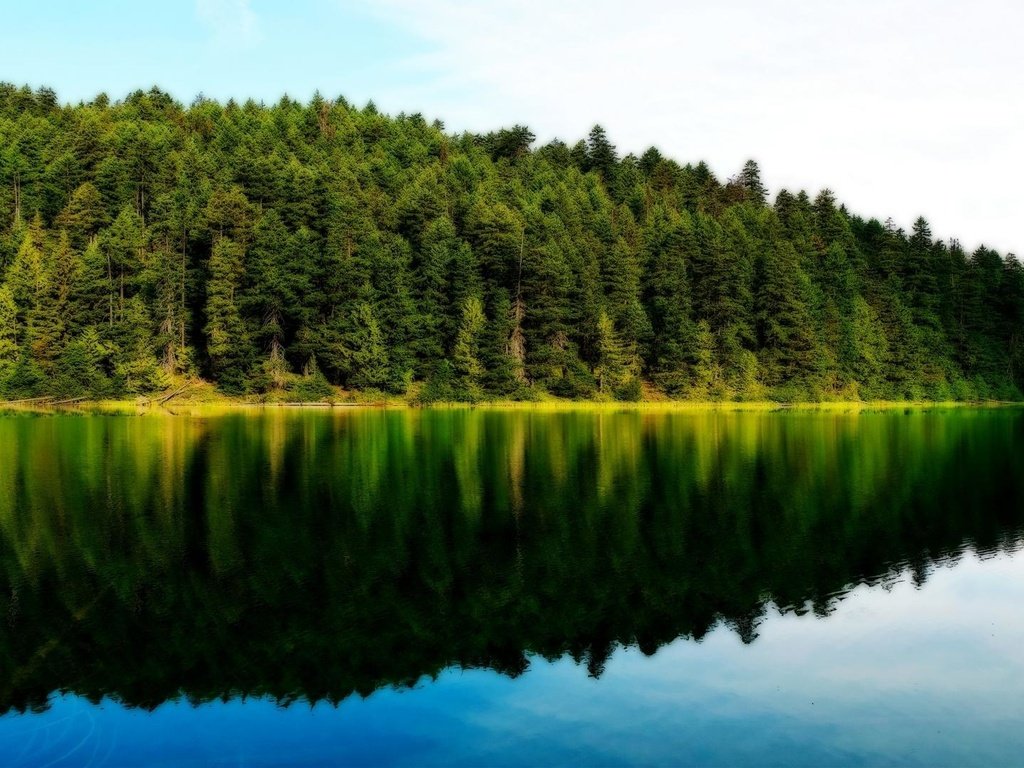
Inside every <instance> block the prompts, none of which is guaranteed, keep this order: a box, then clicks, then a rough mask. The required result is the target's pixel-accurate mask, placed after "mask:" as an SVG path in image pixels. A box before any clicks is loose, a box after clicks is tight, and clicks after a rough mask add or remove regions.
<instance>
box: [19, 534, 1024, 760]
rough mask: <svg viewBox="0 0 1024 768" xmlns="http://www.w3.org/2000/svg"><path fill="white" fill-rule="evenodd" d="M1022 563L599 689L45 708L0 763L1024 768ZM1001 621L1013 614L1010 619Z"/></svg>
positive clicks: (622, 665) (585, 682)
mask: <svg viewBox="0 0 1024 768" xmlns="http://www.w3.org/2000/svg"><path fill="white" fill-rule="evenodd" d="M1022 605H1024V558H1022V557H1021V556H1018V555H1014V554H1010V553H1002V554H998V555H986V556H984V558H979V557H978V556H977V555H976V554H974V553H973V552H967V553H965V554H964V555H963V556H962V557H960V558H959V561H958V562H945V563H940V564H939V565H937V566H936V567H935V570H934V572H933V573H931V574H930V575H929V577H928V579H927V581H926V582H925V583H924V584H923V586H915V584H914V580H913V579H912V578H911V576H910V574H909V573H907V572H904V573H902V574H899V575H895V576H893V577H891V578H890V580H889V581H888V582H887V583H886V584H883V585H875V586H865V585H862V586H858V587H855V588H854V589H852V590H851V591H850V592H849V593H848V594H847V595H846V596H845V597H844V598H843V599H842V600H840V601H839V602H838V603H836V604H835V608H834V610H833V612H832V613H831V615H829V616H827V617H818V616H814V615H813V614H812V613H806V614H804V615H796V614H794V613H787V614H785V615H781V614H779V612H778V611H776V610H775V609H774V608H769V610H768V613H767V615H766V616H765V618H764V619H763V621H762V622H761V623H760V625H759V627H758V636H757V638H756V640H755V641H754V642H753V643H751V644H744V643H743V642H741V640H740V639H739V637H738V636H737V633H736V632H734V631H732V630H730V629H728V628H726V627H718V628H716V629H714V630H713V631H712V632H710V633H709V634H708V635H707V636H706V637H705V638H704V639H703V640H702V641H700V642H695V641H692V640H685V639H681V640H677V641H675V642H673V643H670V644H668V645H666V646H664V647H662V648H660V649H659V650H658V651H657V653H656V654H655V655H653V656H651V657H646V656H644V655H643V654H642V653H640V652H639V651H638V650H637V649H635V648H620V649H618V650H617V651H616V652H615V653H614V654H613V655H612V657H611V659H610V660H609V662H608V664H607V666H606V668H605V671H604V673H603V674H602V676H601V677H600V678H599V679H594V678H591V677H588V676H587V674H586V669H585V667H581V666H579V665H577V664H575V663H573V661H572V660H570V659H562V660H559V661H556V662H553V663H551V662H547V661H544V660H542V659H537V658H534V659H533V660H532V662H531V665H530V668H529V669H528V671H527V672H526V673H525V674H524V675H522V676H521V677H519V678H516V679H511V678H508V677H505V676H502V675H499V674H497V673H494V672H490V671H483V670H459V669H449V670H447V671H445V672H443V673H442V674H441V675H440V676H439V677H438V678H437V679H436V680H431V679H429V678H424V679H422V680H420V682H419V683H418V684H417V685H416V686H415V687H414V688H413V689H411V690H408V689H406V690H401V691H398V690H392V689H384V690H380V691H377V692H376V693H374V694H373V695H371V696H369V697H368V698H366V699H360V698H358V697H351V698H349V699H347V700H345V701H344V702H342V703H341V704H340V705H339V706H337V707H334V706H331V705H329V704H324V703H320V704H318V705H316V706H313V707H310V706H309V705H307V704H304V703H301V702H300V703H296V704H293V705H291V706H289V707H280V706H277V705H276V704H274V703H273V702H270V701H266V700H259V699H255V700H253V699H250V700H244V701H243V700H231V701H226V702H215V703H210V704H204V705H202V706H199V707H193V706H191V705H189V704H188V703H184V702H171V703H165V704H163V705H161V706H159V707H158V708H157V709H156V710H155V711H152V712H146V711H143V710H138V709H126V708H124V707H122V706H120V705H118V704H116V703H114V702H111V701H109V700H105V701H103V702H102V703H101V704H98V705H95V704H91V703H88V702H87V701H85V700H83V699H81V698H78V697H75V696H61V695H60V694H55V695H54V697H53V700H52V702H51V703H52V706H51V708H50V709H49V710H47V711H45V712H43V713H39V714H26V715H15V714H11V715H7V716H5V717H3V718H0V755H2V756H3V757H4V760H3V763H4V764H5V765H9V766H87V765H88V766H129V765H130V766H136V765H153V766H159V765H225V766H227V765H230V766H269V765H361V764H377V765H441V764H460V765H554V764H559V765H564V764H575V765H631V764H651V765H656V764H658V765H680V764H702V765H738V764H750V765H808V766H819V765H1019V764H1020V763H1021V761H1022V759H1024V758H1022V755H1024V729H1022V728H1021V727H1020V726H1021V723H1022V722H1024V696H1022V695H1021V693H1022V692H1024V652H1022V650H1021V649H1024V614H1022V613H1021V611H1019V610H1017V608H1019V607H1020V606H1022ZM1011 607H1012V608H1013V609H1012V610H1011V609H1010V608H1011Z"/></svg>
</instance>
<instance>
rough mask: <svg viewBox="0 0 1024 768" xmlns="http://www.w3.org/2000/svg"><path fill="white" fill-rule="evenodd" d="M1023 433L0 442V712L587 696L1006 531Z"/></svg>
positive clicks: (350, 416)
mask: <svg viewBox="0 0 1024 768" xmlns="http://www.w3.org/2000/svg"><path fill="white" fill-rule="evenodd" d="M1022 451H1024V414H1022V413H1021V412H1020V411H1016V410H998V411H984V410H978V411H926V412H916V413H907V414H904V413H896V414H894V413H878V414H870V413H865V414H858V415H837V414H828V413H788V414H758V413H722V412H718V413H700V414H698V413H649V412H622V413H614V412H596V413H594V412H590V413H588V412H582V411H573V412H563V413H537V412H506V411H487V410H451V411H411V412H407V411H358V412H344V413H322V412H317V413H309V412H299V413H293V412H270V413H265V414H262V415H252V414H238V413H236V414H228V415H217V416H210V417H208V418H206V417H196V416H192V417H180V418H150V417H126V416H116V417H115V416H106V417H81V418H77V417H38V418H37V417H24V416H17V417H3V418H0V467H2V468H3V469H2V471H0V595H2V596H3V597H2V604H0V609H2V610H3V611H4V614H5V616H6V617H7V620H6V621H5V622H3V623H2V624H0V711H7V710H9V709H12V708H13V709H15V710H18V711H24V710H26V709H43V708H45V707H46V706H47V705H48V701H49V696H50V694H51V692H53V691H64V692H71V693H74V694H78V695H81V696H83V697H85V698H87V699H89V700H92V701H99V700H100V699H102V698H103V697H104V696H109V697H112V698H113V699H115V700H117V701H120V702H123V703H124V704H127V705H129V706H137V707H144V708H152V707H156V706H158V705H160V704H161V703H163V702H165V701H167V700H169V699H174V698H176V697H178V696H180V695H183V696H184V697H185V698H187V700H189V701H192V702H201V701H210V700H214V699H219V698H228V697H233V696H237V695H240V694H241V695H246V696H264V697H270V698H272V699H275V700H277V701H280V702H284V703H288V702H291V701H294V700H296V699H300V698H301V699H308V700H311V701H321V700H323V701H327V702H339V701H341V700H343V699H345V698H346V697H348V696H350V695H351V694H352V693H358V694H362V695H368V694H369V693H371V692H373V691H374V690H376V689H378V688H380V687H381V686H387V685H395V686H402V685H408V684H411V683H414V682H415V681H416V680H418V679H419V678H420V677H421V676H423V675H437V674H439V673H440V672H441V671H442V670H444V669H445V668H448V667H451V666H459V667H462V668H477V667H481V668H489V669H493V670H497V671H499V672H502V673H504V674H506V675H510V676H516V675H519V674H520V673H522V672H523V671H524V670H525V669H526V667H527V666H528V664H529V662H530V659H531V658H536V657H543V658H544V659H547V660H550V661H555V660H557V659H559V658H561V657H563V656H566V655H568V656H569V657H571V658H572V659H574V660H575V661H576V662H577V663H579V664H582V665H584V666H585V667H586V670H587V671H588V672H589V673H590V674H591V675H600V674H601V673H602V671H603V668H604V665H605V663H606V661H607V659H608V658H609V655H610V654H611V653H612V652H613V651H614V650H615V649H616V648H617V647H619V646H623V645H625V646H633V647H635V648H636V649H638V650H639V651H640V652H642V653H644V654H651V653H654V652H655V651H656V650H657V649H658V648H659V647H661V646H663V645H665V644H666V643H669V642H671V641H673V640H676V639H677V638H680V637H682V638H691V639H701V638H703V637H705V635H706V634H707V633H708V632H709V630H711V629H712V628H713V627H715V626H716V625H717V624H719V623H725V624H726V625H727V626H729V627H731V628H732V629H733V630H734V631H735V632H736V633H737V634H738V636H739V637H740V638H742V640H743V641H744V642H751V641H753V640H754V639H755V638H756V637H757V633H758V624H759V622H760V620H761V618H762V617H763V616H764V614H765V611H766V606H768V605H769V604H774V605H776V606H781V607H782V609H783V610H784V611H787V612H790V613H793V614H801V613H804V612H809V611H813V612H814V613H816V614H819V615H826V614H828V613H829V612H830V611H831V610H832V609H833V607H834V605H835V602H836V600H837V599H838V598H841V597H842V595H843V594H844V593H845V592H846V591H847V590H848V589H849V588H850V587H851V585H857V584H864V583H867V584H875V583H879V582H883V583H884V582H885V581H886V580H887V579H891V578H892V575H893V574H894V573H896V572H898V571H900V570H902V569H904V568H909V569H910V570H911V571H912V573H913V578H914V579H915V580H917V581H918V582H923V581H924V580H925V579H926V577H927V575H928V573H929V570H930V568H931V567H932V565H933V564H934V563H935V562H936V561H944V560H949V559H955V558H957V557H959V556H960V553H961V552H963V551H964V548H965V547H966V546H968V545H970V546H972V547H974V548H975V549H977V550H979V551H982V552H990V551H997V550H999V549H1006V548H1012V547H1013V546H1015V545H1016V542H1017V541H1018V540H1019V537H1020V531H1021V525H1022V523H1024V475H1022V473H1021V472H1020V471H1019V469H1020V462H1019V459H1017V458H1015V457H1018V456H1020V455H1024V454H1022Z"/></svg>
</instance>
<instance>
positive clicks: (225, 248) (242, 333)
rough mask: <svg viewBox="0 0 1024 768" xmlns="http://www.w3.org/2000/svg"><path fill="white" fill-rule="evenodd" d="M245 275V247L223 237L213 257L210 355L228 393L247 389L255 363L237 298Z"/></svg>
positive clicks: (209, 291) (209, 300)
mask: <svg viewBox="0 0 1024 768" xmlns="http://www.w3.org/2000/svg"><path fill="white" fill-rule="evenodd" d="M243 274H244V261H243V252H242V247H241V245H239V244H238V243H236V242H235V241H234V240H232V239H230V238H228V237H221V238H219V239H218V240H217V242H216V243H215V244H214V246H213V252H212V253H211V255H210V279H209V282H208V283H207V300H206V318H207V321H206V328H205V329H204V332H205V333H206V336H207V339H208V342H207V347H206V352H207V354H208V355H209V357H210V368H211V371H212V372H213V375H214V376H215V377H216V378H217V381H218V382H220V385H221V386H222V387H223V388H224V389H225V390H226V391H228V392H235V393H241V392H244V391H245V390H246V388H247V381H246V376H247V375H248V372H249V371H248V369H249V366H250V362H251V354H250V350H249V336H248V332H247V329H246V328H245V324H244V323H243V321H242V315H241V312H240V311H239V308H238V301H237V297H236V293H237V291H238V285H239V283H240V282H241V279H242V276H243Z"/></svg>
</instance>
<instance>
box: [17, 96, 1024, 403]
mask: <svg viewBox="0 0 1024 768" xmlns="http://www.w3.org/2000/svg"><path fill="white" fill-rule="evenodd" d="M535 144H536V141H535V137H534V135H533V133H532V132H531V131H530V130H529V129H528V128H526V127H524V126H514V127H512V128H508V129H503V130H498V131H495V132H492V133H488V134H486V135H476V134H470V133H463V134H460V135H452V134H450V133H446V132H445V130H444V126H443V125H442V124H441V123H439V122H433V123H429V122H427V121H426V120H425V119H424V118H423V117H422V116H421V115H419V114H412V115H407V114H400V115H398V116H397V117H389V116H386V115H383V114H381V113H379V112H378V111H377V109H376V108H375V107H374V105H373V104H372V103H370V104H368V105H366V106H365V107H362V108H359V107H355V106H353V105H351V104H349V103H348V102H347V101H346V100H345V99H343V98H338V99H336V100H329V99H325V98H323V97H321V96H320V95H316V96H314V97H313V99H312V100H310V101H309V103H300V102H298V101H294V100H292V99H290V98H288V97H284V98H282V99H281V100H280V101H279V102H278V103H276V104H274V105H273V106H266V105H263V104H260V103H256V102H253V101H248V102H246V103H244V104H239V103H236V102H234V101H228V102H227V103H226V104H220V103H217V102H215V101H211V100H209V99H205V98H198V99H196V100H195V101H194V102H193V103H192V104H191V105H190V106H188V107H185V106H183V105H182V104H180V103H178V102H176V101H175V100H174V99H173V98H171V97H170V96H169V95H167V94H166V93H163V92H162V91H160V90H158V89H155V88H154V89H152V90H150V91H148V92H143V91H137V92H135V93H133V94H131V95H129V96H128V97H127V98H125V99H124V100H123V101H119V102H113V101H111V100H110V99H109V98H108V97H107V96H105V95H100V96H98V97H97V98H95V99H93V100H92V101H91V102H88V103H80V104H78V105H62V104H61V103H60V102H59V101H58V99H57V96H56V94H55V93H54V92H53V91H51V90H49V89H39V90H35V91H33V90H31V89H29V88H27V87H17V86H13V85H10V84H0V397H3V398H7V399H17V398H28V397H35V396H43V395H47V396H54V397H56V396H61V397H77V396H89V397H124V396H131V395H136V394H145V393H151V392H157V391H163V390H165V389H166V388H167V387H169V386H170V385H171V383H172V382H174V381H180V380H181V378H182V377H189V378H193V377H195V378H199V377H201V378H204V379H207V380H209V381H212V382H214V383H215V384H216V385H217V387H219V388H220V389H221V390H222V391H224V392H226V393H229V394H235V395H250V396H276V395H281V396H287V397H289V398H292V399H318V398H324V397H328V396H332V393H337V391H338V390H337V389H336V387H343V388H345V389H346V390H360V391H369V392H381V393H393V394H401V395H408V396H413V397H416V398H417V399H419V400H421V401H431V400H479V399H484V398H504V399H536V398H538V397H542V396H559V397H569V398H602V399H605V398H608V399H610V398H617V399H622V400H636V399H640V398H641V397H651V396H669V397H678V398H691V399H748V400H751V399H777V400H784V401H794V400H826V399H846V400H851V399H897V400H898V399H936V400H945V399H960V400H966V399H976V398H999V399H1020V397H1021V391H1022V389H1024V269H1022V266H1021V264H1020V262H1019V261H1018V260H1017V259H1016V258H1014V257H1013V256H1012V255H1005V256H1004V255H1001V254H999V253H996V252H994V251H993V250H991V249H989V248H986V247H980V248H978V249H976V250H975V251H973V252H971V253H968V252H966V251H965V250H964V249H963V248H962V247H961V246H960V244H959V243H958V242H957V241H955V240H951V241H950V242H944V241H942V240H937V239H935V238H934V237H933V236H932V233H931V228H930V226H929V224H928V222H927V221H925V219H923V218H919V219H918V220H917V221H916V222H914V224H913V227H912V229H911V231H910V232H905V231H904V230H902V229H900V228H899V227H897V226H895V225H894V224H893V223H892V222H891V221H887V222H885V223H882V222H880V221H878V220H876V219H864V218H861V217H859V216H857V215H855V214H853V213H851V212H849V211H848V210H847V209H846V208H845V207H844V206H842V205H841V204H839V203H838V202H837V200H836V199H835V197H834V195H833V194H832V193H831V192H830V191H829V190H827V189H826V190H823V191H821V192H819V193H817V194H816V195H815V196H814V197H811V196H810V195H808V194H807V193H806V192H803V191H800V192H790V191H786V190H783V191H781V192H779V193H778V195H777V196H776V197H775V199H774V200H769V199H768V197H767V193H766V187H765V184H764V181H763V180H762V178H761V174H760V171H759V169H758V166H757V164H756V163H755V162H754V161H749V162H747V163H746V165H745V166H744V167H743V168H742V169H741V170H740V171H739V173H737V175H736V176H734V177H732V178H729V179H727V180H725V181H721V180H719V179H718V178H716V177H715V175H714V174H713V173H712V172H711V170H710V169H709V167H708V166H707V165H706V164H705V163H697V164H687V165H682V164H680V163H678V162H676V161H674V160H672V159H670V158H667V157H664V156H663V155H662V154H661V153H660V152H659V151H658V150H657V149H654V148H651V149H648V150H647V151H646V152H644V153H643V154H642V155H640V156H639V157H637V156H635V155H633V154H625V155H621V153H620V152H619V151H617V149H616V147H615V146H614V145H613V143H612V142H611V141H610V139H609V137H608V135H607V134H606V132H605V130H604V129H603V128H601V127H600V126H595V127H594V129H593V130H592V131H591V132H590V134H589V136H588V137H587V138H586V139H585V140H581V141H578V142H576V143H575V144H572V145H569V144H566V143H563V142H561V141H553V142H551V143H548V144H546V145H543V146H535Z"/></svg>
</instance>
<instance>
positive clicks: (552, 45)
mask: <svg viewBox="0 0 1024 768" xmlns="http://www.w3.org/2000/svg"><path fill="white" fill-rule="evenodd" d="M4 5H5V6H8V5H9V7H5V8H4V9H3V24H2V26H0V79H2V80H7V81H9V82H15V83H19V84H21V83H28V84H30V85H32V86H40V85H46V86H49V87H52V88H54V89H55V90H56V91H57V93H58V96H59V97H60V99H61V100H62V101H69V102H77V101H79V100H83V99H90V98H92V97H93V96H95V95H96V94H97V93H99V92H105V93H107V94H108V95H109V96H111V97H112V98H121V97H123V96H124V95H125V94H127V93H128V92H130V91H132V90H134V89H136V88H149V87H150V86H152V85H158V86H159V87H161V88H162V89H164V90H166V91H168V92H170V93H171V94H172V95H174V96H175V97H177V98H178V99H179V100H181V101H182V102H185V103H188V102H190V101H191V100H192V99H193V98H194V97H195V96H196V95H198V94H200V93H202V94H203V95H205V96H207V97H212V98H218V99H221V100H223V99H227V98H229V97H234V98H236V99H238V100H244V99H245V98H249V97H253V98H256V99H258V100H263V101H266V102H268V103H269V102H274V101H276V100H277V99H278V98H279V97H280V96H281V95H282V94H283V93H287V94H289V95H290V96H292V97H294V98H299V99H307V98H309V97H310V96H311V95H312V94H313V93H314V92H315V91H317V90H319V91H320V92H321V94H323V95H324V96H325V97H334V96H345V97H346V98H347V99H348V100H349V101H351V102H354V103H357V104H362V103H365V102H366V101H367V100H370V99H372V100H373V101H374V102H375V103H376V104H377V106H378V107H379V108H380V109H382V110H383V111H386V112H391V113H397V112H402V111H404V112H422V113H423V114H424V115H425V116H426V117H428V118H429V119H434V118H438V119H441V120H443V121H444V123H445V125H446V127H447V129H448V130H450V131H453V132H461V131H463V130H473V131H488V130H492V129H495V128H499V127H502V126H508V125H512V124H517V123H519V124H525V125H528V126H530V128H531V129H532V130H533V131H534V133H535V134H536V135H537V137H538V140H539V141H541V142H544V141H547V140H549V139H551V138H555V137H559V138H562V139H564V140H566V141H568V142H570V143H572V142H574V141H575V140H576V139H578V138H581V137H584V136H585V135H586V134H587V133H588V132H589V130H590V127H591V126H592V125H594V124H595V123H600V124H601V125H603V126H604V127H605V128H606V130H607V131H608V134H609V137H610V138H611V140H612V141H613V142H614V143H615V144H616V145H617V147H618V148H619V151H620V153H622V154H624V153H626V152H635V153H637V154H639V153H641V152H643V151H644V150H645V149H646V148H647V147H649V146H652V145H654V146H657V147H658V148H659V149H661V150H662V152H663V153H664V154H666V155H668V156H670V157H673V158H675V159H677V160H679V161H680V162H684V163H685V162H697V161H699V160H705V161H707V162H708V163H709V164H710V166H711V167H712V169H713V170H714V171H715V172H716V174H717V175H718V176H719V177H720V178H721V179H723V180H724V179H726V178H728V177H729V176H732V175H734V174H735V173H737V172H738V171H739V169H740V168H741V167H742V165H743V163H744V161H745V160H747V159H748V158H753V159H755V160H757V162H758V163H759V165H760V166H761V171H762V176H763V177H764V180H765V181H766V182H767V184H768V186H769V188H770V189H771V190H772V191H773V192H774V191H777V190H778V189H780V188H783V187H785V188H788V189H791V190H796V189H807V190H808V191H809V192H810V193H811V194H812V195H813V194H814V193H816V192H817V190H819V189H821V188H823V187H829V188H830V189H832V190H833V191H834V192H835V193H836V195H837V197H838V198H839V199H840V200H841V201H843V202H845V203H846V204H847V205H848V207H849V208H850V209H851V210H852V211H854V212H856V213H859V214H861V215H864V216H875V217H878V218H880V219H885V218H886V217H888V216H891V217H892V218H893V219H894V220H895V221H896V223H897V224H899V225H901V226H904V227H908V228H909V226H910V224H911V223H912V222H913V220H914V219H915V218H916V217H917V216H919V215H923V216H925V217H926V218H927V219H928V220H929V222H930V223H931V227H932V231H933V233H934V235H935V236H936V237H941V238H943V239H949V238H950V237H954V236H955V237H958V238H959V239H960V240H961V242H962V243H963V244H964V245H965V246H966V247H968V248H974V247H975V246H977V245H979V244H981V243H984V244H986V245H988V246H990V247H994V248H996V249H998V250H1000V251H1002V252H1006V251H1013V252H1016V253H1018V254H1020V253H1024V227H1022V225H1021V217H1020V215H1019V214H1020V209H1021V208H1022V204H1024V199H1022V198H1024V193H1022V192H1021V190H1022V188H1024V187H1022V185H1021V183H1020V180H1021V179H1022V178H1024V46H1022V45H1020V43H1019V40H1018V39H1017V37H1018V35H1019V31H1020V29H1021V28H1024V3H1022V2H1020V0H975V1H974V2H971V3H965V2H959V1H957V2H951V1H948V0H828V1H827V2H821V1H819V2H814V0H719V1H717V2H708V1H707V0H701V1H700V2H689V1H684V0H676V1H675V2H671V1H670V2H662V1H661V0H630V1H629V2H609V1H608V0H558V2H555V1H554V0H545V1H541V0H491V1H488V0H290V1H289V2H275V1H273V0H164V1H163V2H157V3H142V2H137V0H131V1H130V2H129V0H92V1H91V2H88V3H86V2H81V0H50V2H47V3H42V2H37V3H14V2H5V3H4Z"/></svg>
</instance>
